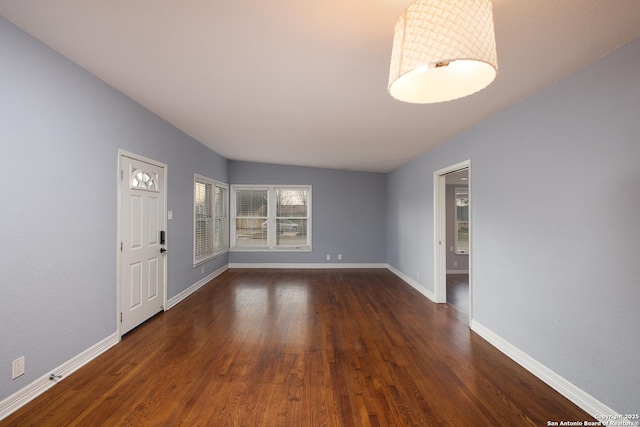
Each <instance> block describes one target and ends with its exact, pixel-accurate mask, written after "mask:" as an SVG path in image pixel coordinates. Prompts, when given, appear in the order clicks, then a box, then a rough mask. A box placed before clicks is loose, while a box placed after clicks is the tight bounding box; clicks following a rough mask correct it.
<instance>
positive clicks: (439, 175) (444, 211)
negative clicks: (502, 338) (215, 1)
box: [434, 160, 472, 324]
mask: <svg viewBox="0 0 640 427" xmlns="http://www.w3.org/2000/svg"><path fill="white" fill-rule="evenodd" d="M470 172H471V161H470V160H467V161H464V162H461V163H457V164H455V165H452V166H449V167H447V168H444V169H441V170H439V171H436V172H434V210H435V212H434V218H435V225H434V227H435V228H434V230H435V233H434V235H435V251H434V252H435V299H436V302H437V303H448V304H451V305H453V306H455V307H456V308H457V309H458V310H460V311H461V312H463V313H466V314H468V316H469V324H471V319H472V291H471V290H472V287H471V282H472V281H471V278H472V274H471V268H472V263H471V258H472V251H471V173H470Z"/></svg>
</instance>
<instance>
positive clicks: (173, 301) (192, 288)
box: [165, 264, 229, 311]
mask: <svg viewBox="0 0 640 427" xmlns="http://www.w3.org/2000/svg"><path fill="white" fill-rule="evenodd" d="M228 269H229V264H225V265H223V266H222V267H220V268H219V269H217V270H216V271H214V272H213V273H211V274H209V275H208V276H206V277H204V278H203V279H201V280H199V281H198V282H197V283H194V284H193V285H191V286H189V287H188V288H187V289H185V290H184V291H182V292H180V293H179V294H178V295H176V296H174V297H172V298H169V299H168V300H167V307H166V308H165V311H166V310H169V309H171V308H173V307H175V306H176V304H178V303H179V302H180V301H182V300H183V299H185V298H187V297H188V296H189V295H191V294H192V293H194V292H195V291H197V290H198V289H200V288H201V287H203V286H204V285H206V284H207V283H209V282H210V281H212V280H213V279H215V278H216V277H218V276H219V275H221V274H222V273H224V272H225V271H227V270H228Z"/></svg>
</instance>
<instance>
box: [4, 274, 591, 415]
mask: <svg viewBox="0 0 640 427" xmlns="http://www.w3.org/2000/svg"><path fill="white" fill-rule="evenodd" d="M467 321H468V319H467V316H466V314H464V313H463V312H461V311H460V310H458V309H456V308H454V307H452V306H450V305H446V304H442V305H436V304H433V303H431V302H430V301H428V300H427V299H425V298H424V297H423V296H422V295H420V294H419V293H418V292H416V291H415V290H414V289H412V288H411V287H409V286H408V285H406V284H405V283H404V282H402V281H401V280H400V279H398V278H397V277H396V276H394V275H393V274H391V273H390V272H388V271H386V270H379V269H373V270H245V269H237V270H236V269H234V270H230V271H228V272H226V273H224V274H223V275H221V276H219V277H218V278H216V279H215V280H214V281H212V282H211V283H209V284H208V285H207V286H205V287H203V288H201V289H200V290H199V291H197V292H196V293H195V294H194V295H192V296H190V297H189V298H187V299H186V300H184V301H183V302H181V303H180V304H179V305H178V306H176V307H175V308H173V309H171V310H169V311H167V312H165V313H161V314H159V315H158V316H156V317H154V318H153V319H151V320H149V321H148V322H146V323H144V324H143V325H141V326H140V327H138V328H136V329H134V330H133V331H131V332H130V333H129V334H127V335H126V336H124V337H123V340H122V342H121V343H120V344H119V345H117V346H115V347H113V348H112V349H110V350H108V351H107V352H106V353H104V354H103V355H101V356H100V357H98V358H97V359H95V360H94V361H92V362H90V363H89V364H87V365H86V366H84V367H83V368H81V369H80V370H78V371H77V372H76V373H74V374H73V375H72V376H70V377H69V378H65V379H63V381H61V382H60V383H59V384H58V385H56V386H55V387H53V388H52V389H50V390H49V391H47V392H46V393H44V394H43V395H41V396H40V397H38V398H37V399H35V400H34V401H32V402H31V403H29V404H28V405H26V406H25V407H23V408H21V409H20V410H18V411H17V412H15V413H14V414H12V415H11V416H9V417H8V418H6V419H5V420H3V421H1V422H0V425H2V426H5V425H6V426H101V425H104V426H180V425H184V426H250V427H254V426H328V427H334V426H436V425H438V426H497V425H500V426H501V425H518V426H543V425H547V421H553V420H576V421H578V420H580V421H584V420H591V419H592V418H591V417H590V416H589V415H587V414H586V413H585V412H584V411H582V410H580V409H579V408H577V407H576V406H575V405H573V404H572V403H571V402H569V401H568V400H567V399H565V398H564V397H562V396H560V395H559V394H558V393H557V392H555V391H554V390H552V389H551V388H549V387H548V386H547V385H545V384H544V383H542V382H541V381H540V380H538V379H537V378H535V377H534V376H533V375H531V374H530V373H529V372H527V371H526V370H525V369H523V368H522V367H520V366H519V365H517V364H516V363H515V362H513V361H512V360H510V359H509V358H508V357H506V356H505V355H504V354H502V353H500V352H499V351H498V350H497V349H495V348H494V347H492V346H491V345H490V344H488V343H487V342H486V341H484V340H483V339H482V338H480V337H479V336H478V335H476V334H475V333H473V332H472V331H471V330H470V329H469V327H468V326H467Z"/></svg>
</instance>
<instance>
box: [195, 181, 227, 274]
mask: <svg viewBox="0 0 640 427" xmlns="http://www.w3.org/2000/svg"><path fill="white" fill-rule="evenodd" d="M198 184H201V185H205V186H210V188H211V195H210V198H209V199H210V203H211V205H210V206H209V211H210V212H211V215H210V217H207V218H208V220H210V221H211V227H210V230H211V231H210V233H211V235H210V236H209V237H210V240H211V249H210V251H208V252H207V253H205V254H200V255H199V254H198V253H197V252H196V250H197V247H198V222H199V221H201V220H202V219H199V218H198V214H197V210H198V205H197V200H196V189H197V186H198ZM216 188H222V189H226V191H227V203H226V219H227V221H226V233H227V236H226V246H225V245H223V247H222V249H221V250H216V246H217V239H218V237H219V236H218V235H216V223H217V219H218V218H219V217H218V216H217V205H216ZM228 196H229V185H228V184H226V183H224V182H221V181H216V180H214V179H211V178H209V177H207V176H204V175H200V174H197V173H196V174H194V175H193V266H194V267H197V266H199V265H202V264H204V263H206V262H208V261H210V260H212V259H213V258H216V257H218V256H220V255H222V254H225V253H227V252H229V228H230V227H229V197H228ZM222 218H224V216H223V217H222Z"/></svg>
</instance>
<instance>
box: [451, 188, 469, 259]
mask: <svg viewBox="0 0 640 427" xmlns="http://www.w3.org/2000/svg"><path fill="white" fill-rule="evenodd" d="M462 196H466V199H467V205H466V208H467V219H466V220H461V219H460V217H459V215H458V200H459V199H460V198H463V197H462ZM454 208H455V210H454V215H455V228H454V230H453V232H454V238H455V243H454V244H455V253H456V255H469V238H468V237H467V250H464V249H460V243H459V234H460V224H461V223H463V224H467V230H469V187H457V188H456V189H455V204H454Z"/></svg>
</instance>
